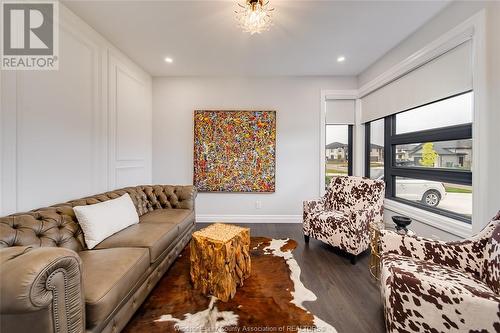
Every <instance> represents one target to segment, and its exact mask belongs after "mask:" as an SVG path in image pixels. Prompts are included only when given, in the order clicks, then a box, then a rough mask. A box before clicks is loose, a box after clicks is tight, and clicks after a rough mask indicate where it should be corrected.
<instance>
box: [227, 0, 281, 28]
mask: <svg viewBox="0 0 500 333" xmlns="http://www.w3.org/2000/svg"><path fill="white" fill-rule="evenodd" d="M264 1H265V0H246V2H245V4H244V5H242V4H240V3H238V6H240V7H241V8H238V10H236V11H235V13H236V21H238V24H239V26H240V27H241V28H242V29H243V31H245V32H249V33H250V34H252V35H253V34H255V33H259V34H260V33H261V32H263V31H267V30H269V28H270V27H271V25H272V20H271V13H272V11H273V10H274V8H269V1H266V2H264Z"/></svg>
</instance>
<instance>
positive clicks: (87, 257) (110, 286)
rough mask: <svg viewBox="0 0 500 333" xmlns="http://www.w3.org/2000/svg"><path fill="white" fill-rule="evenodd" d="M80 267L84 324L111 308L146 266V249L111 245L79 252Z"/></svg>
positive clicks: (99, 321) (97, 319)
mask: <svg viewBox="0 0 500 333" xmlns="http://www.w3.org/2000/svg"><path fill="white" fill-rule="evenodd" d="M78 255H79V256H80V258H81V259H82V267H83V290H84V294H85V310H86V312H85V317H86V321H87V328H92V327H94V326H96V325H98V324H102V322H103V321H104V320H105V319H106V318H107V317H108V316H109V315H110V314H111V313H112V312H113V310H114V309H115V308H116V307H117V306H118V305H119V304H120V302H122V301H123V300H124V299H125V298H126V296H127V295H128V294H131V293H132V292H133V289H134V286H135V285H136V284H137V283H138V282H140V280H141V277H142V276H143V275H144V274H145V273H146V272H147V270H148V268H149V255H148V251H147V249H142V248H115V249H102V250H95V249H94V250H89V251H82V252H79V253H78Z"/></svg>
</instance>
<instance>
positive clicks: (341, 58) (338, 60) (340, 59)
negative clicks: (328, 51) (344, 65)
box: [337, 56, 345, 62]
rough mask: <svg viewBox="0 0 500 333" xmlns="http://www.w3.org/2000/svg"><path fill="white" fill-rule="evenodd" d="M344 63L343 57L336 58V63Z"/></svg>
mask: <svg viewBox="0 0 500 333" xmlns="http://www.w3.org/2000/svg"><path fill="white" fill-rule="evenodd" d="M344 61H345V57H344V56H340V57H338V58H337V62H344Z"/></svg>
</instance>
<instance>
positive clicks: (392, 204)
mask: <svg viewBox="0 0 500 333" xmlns="http://www.w3.org/2000/svg"><path fill="white" fill-rule="evenodd" d="M384 207H385V208H386V209H387V210H390V211H392V212H395V213H398V214H403V215H405V216H408V217H410V218H411V219H413V220H415V221H418V222H421V223H424V224H427V225H430V226H432V227H434V228H437V229H440V230H443V231H446V232H448V233H450V234H453V235H455V236H459V237H462V238H467V237H470V236H471V234H472V225H470V224H467V223H464V222H462V221H459V220H455V219H452V218H449V217H446V216H442V215H439V214H436V213H432V212H429V211H426V210H424V209H419V208H416V207H413V206H410V205H405V204H404V203H401V202H397V201H394V200H390V199H385V200H384Z"/></svg>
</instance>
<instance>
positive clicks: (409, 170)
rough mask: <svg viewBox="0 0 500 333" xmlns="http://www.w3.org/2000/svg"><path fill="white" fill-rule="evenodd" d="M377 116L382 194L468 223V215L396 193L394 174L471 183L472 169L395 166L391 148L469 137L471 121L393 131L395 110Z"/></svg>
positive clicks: (368, 128) (368, 147) (368, 135)
mask: <svg viewBox="0 0 500 333" xmlns="http://www.w3.org/2000/svg"><path fill="white" fill-rule="evenodd" d="M469 92H470V91H466V92H464V93H460V94H456V95H453V96H449V97H447V98H443V99H440V100H438V101H434V102H432V103H435V102H439V101H442V100H445V99H448V98H453V97H455V96H458V95H462V94H466V93H469ZM428 104H431V103H427V104H424V105H428ZM424 105H421V106H424ZM421 106H418V107H421ZM418 107H416V108H418ZM412 109H415V108H412ZM412 109H408V110H404V111H401V112H398V113H402V112H406V111H409V110H412ZM380 119H384V180H385V183H386V194H385V196H386V198H388V199H391V200H394V201H397V202H400V203H404V204H407V205H410V206H413V207H416V208H419V209H423V210H426V211H430V212H433V213H437V214H439V215H443V216H446V217H449V218H452V219H455V220H459V221H462V222H466V223H468V224H471V223H472V221H471V219H470V218H467V217H465V216H463V215H461V214H458V213H454V212H450V211H446V210H443V209H439V208H435V207H429V206H425V205H423V204H420V203H417V202H413V201H411V200H406V199H402V198H398V197H396V196H395V195H396V184H395V178H396V177H408V178H414V179H424V180H431V181H439V182H448V183H453V184H461V185H471V186H472V171H467V170H452V169H445V168H419V167H400V166H399V167H398V166H396V154H393V151H394V149H395V147H396V145H399V144H411V143H422V142H436V141H451V140H462V139H472V124H471V123H469V124H462V125H453V126H447V127H440V128H436V129H429V130H421V131H415V132H408V133H401V134H396V114H393V115H390V116H387V117H385V118H380ZM376 120H379V119H375V120H372V122H373V121H376ZM370 124H371V122H368V123H366V124H365V176H366V177H370V151H371V126H370Z"/></svg>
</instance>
